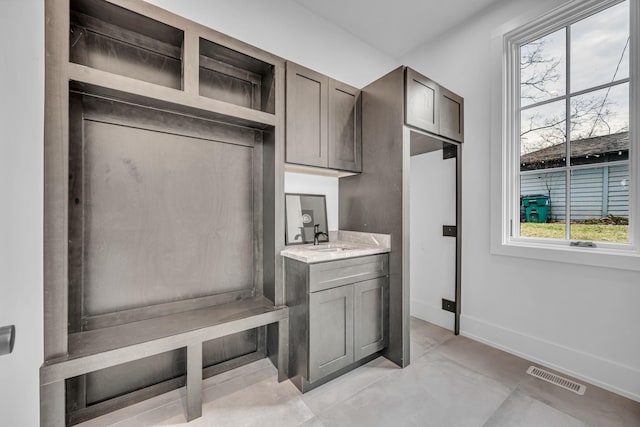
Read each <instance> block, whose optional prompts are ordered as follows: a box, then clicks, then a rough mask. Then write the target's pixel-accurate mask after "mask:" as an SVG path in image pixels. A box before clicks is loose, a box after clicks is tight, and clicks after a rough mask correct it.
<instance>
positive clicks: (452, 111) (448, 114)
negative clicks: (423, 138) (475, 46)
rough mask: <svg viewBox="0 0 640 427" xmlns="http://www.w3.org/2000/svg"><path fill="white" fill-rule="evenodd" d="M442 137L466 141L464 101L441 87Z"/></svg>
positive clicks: (439, 104) (439, 105)
mask: <svg viewBox="0 0 640 427" xmlns="http://www.w3.org/2000/svg"><path fill="white" fill-rule="evenodd" d="M438 107H439V110H440V135H442V136H446V137H447V138H451V139H453V140H454V141H458V142H463V141H464V99H462V97H461V96H459V95H456V94H455V93H453V92H451V91H450V90H448V89H446V88H444V87H442V86H440V101H439V103H438Z"/></svg>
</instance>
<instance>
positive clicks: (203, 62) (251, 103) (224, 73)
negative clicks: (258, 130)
mask: <svg viewBox="0 0 640 427" xmlns="http://www.w3.org/2000/svg"><path fill="white" fill-rule="evenodd" d="M199 74H200V82H199V83H200V84H199V86H200V96H204V97H207V98H212V99H216V100H219V101H224V102H228V103H230V104H234V105H238V106H241V107H246V108H250V109H253V110H258V111H263V112H265V113H270V114H274V113H275V75H274V67H273V65H272V64H269V63H266V62H263V61H261V60H259V59H256V58H253V57H251V56H248V55H245V54H244V53H241V52H238V51H236V50H233V49H229V48H228V47H225V46H222V45H220V44H218V43H214V42H212V41H209V40H206V39H203V38H200V73H199Z"/></svg>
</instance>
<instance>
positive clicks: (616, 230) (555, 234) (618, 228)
mask: <svg viewBox="0 0 640 427" xmlns="http://www.w3.org/2000/svg"><path fill="white" fill-rule="evenodd" d="M564 227H565V225H564V223H559V222H555V223H548V224H537V223H533V222H525V223H522V224H520V235H521V236H524V237H543V238H548V239H564ZM571 240H590V241H594V242H615V243H627V242H628V241H629V226H627V225H608V224H571Z"/></svg>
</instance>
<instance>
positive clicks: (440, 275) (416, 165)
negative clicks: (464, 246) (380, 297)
mask: <svg viewBox="0 0 640 427" xmlns="http://www.w3.org/2000/svg"><path fill="white" fill-rule="evenodd" d="M410 135H411V136H410V142H411V145H410V147H411V148H410V155H411V158H410V167H409V169H410V180H409V182H410V185H409V187H410V191H409V200H410V202H409V205H410V211H409V212H410V213H409V216H410V220H409V224H410V227H409V240H410V260H409V263H410V275H409V283H410V289H409V295H410V315H411V316H412V317H414V318H417V319H421V320H424V321H426V322H429V323H432V324H435V325H437V326H440V327H442V328H445V329H448V330H450V331H452V332H454V333H455V334H456V335H458V334H459V332H460V308H461V307H460V304H461V299H460V271H461V243H462V242H461V230H460V224H461V200H460V199H461V197H460V196H461V176H460V171H461V169H462V168H461V148H462V146H461V145H460V144H455V143H451V142H448V141H443V140H441V139H437V138H435V137H433V136H430V135H428V134H425V133H422V132H420V131H417V130H411V133H410Z"/></svg>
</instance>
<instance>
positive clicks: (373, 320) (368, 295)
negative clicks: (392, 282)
mask: <svg viewBox="0 0 640 427" xmlns="http://www.w3.org/2000/svg"><path fill="white" fill-rule="evenodd" d="M388 283H389V279H388V278H387V277H381V278H379V279H374V280H367V281H365V282H359V283H356V284H354V285H353V286H354V290H353V294H354V315H353V317H354V322H355V329H354V340H355V355H354V357H355V360H360V359H362V358H363V357H366V356H368V355H370V354H373V353H375V352H376V351H379V350H382V349H383V348H384V347H385V346H386V345H387V338H386V336H387V332H386V330H385V324H386V319H387V312H388V304H389V303H388V300H389V296H388V287H389V285H388Z"/></svg>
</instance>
